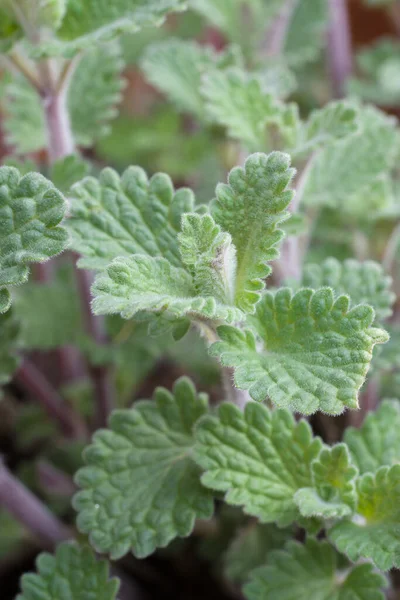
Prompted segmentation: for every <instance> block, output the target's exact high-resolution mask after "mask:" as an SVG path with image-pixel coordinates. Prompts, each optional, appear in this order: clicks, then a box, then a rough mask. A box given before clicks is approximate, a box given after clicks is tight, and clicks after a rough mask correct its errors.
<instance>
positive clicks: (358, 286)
mask: <svg viewBox="0 0 400 600" xmlns="http://www.w3.org/2000/svg"><path fill="white" fill-rule="evenodd" d="M301 284H302V286H304V287H310V288H313V289H317V288H319V287H323V286H329V287H332V288H333V289H334V291H335V293H336V294H337V295H340V294H348V295H349V296H350V298H351V302H352V305H353V306H355V305H357V304H370V305H371V306H372V307H373V308H374V310H375V316H376V319H377V320H378V321H382V320H384V319H386V318H388V317H390V315H391V314H392V304H393V302H394V301H395V299H396V295H395V294H394V292H392V291H391V286H392V278H391V277H390V276H389V275H386V274H385V272H384V270H383V269H382V267H381V265H380V264H379V263H376V262H373V261H370V260H367V261H365V262H362V263H361V262H358V261H356V260H353V259H348V260H345V261H344V262H342V263H341V262H339V261H338V260H336V258H327V259H326V260H325V261H324V262H323V263H321V264H319V265H316V264H313V265H306V266H305V267H304V270H303V278H302V282H301Z"/></svg>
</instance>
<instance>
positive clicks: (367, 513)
mask: <svg viewBox="0 0 400 600" xmlns="http://www.w3.org/2000/svg"><path fill="white" fill-rule="evenodd" d="M357 492H358V506H357V514H356V515H355V517H354V518H353V519H352V520H343V521H340V522H339V523H337V524H336V525H334V527H333V528H332V529H331V530H330V531H329V538H330V539H331V540H332V541H333V542H334V544H335V545H336V546H337V548H338V549H339V550H340V552H344V553H345V554H347V556H348V557H349V558H350V559H351V560H353V561H354V560H357V559H358V558H359V557H362V558H369V559H371V560H372V561H373V562H374V563H375V565H376V566H377V567H378V568H379V569H382V570H383V571H387V570H388V569H391V568H392V567H397V568H398V567H400V530H399V519H400V465H393V466H392V467H381V468H380V469H378V471H376V473H365V474H364V475H362V476H361V477H360V478H359V480H358V481H357Z"/></svg>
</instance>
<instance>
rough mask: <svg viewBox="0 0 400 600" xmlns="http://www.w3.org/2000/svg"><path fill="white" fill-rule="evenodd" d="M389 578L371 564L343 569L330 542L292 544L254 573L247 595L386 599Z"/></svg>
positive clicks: (259, 599) (277, 599) (284, 599)
mask: <svg viewBox="0 0 400 600" xmlns="http://www.w3.org/2000/svg"><path fill="white" fill-rule="evenodd" d="M386 585H387V581H386V578H385V577H384V576H383V575H382V574H381V573H377V572H376V571H374V569H373V566H372V565H371V564H368V563H366V564H362V565H357V566H353V567H350V568H349V569H341V568H340V562H339V557H338V555H337V553H336V552H335V550H334V549H333V548H332V546H331V545H330V544H329V543H328V542H326V541H317V540H314V539H312V538H308V539H307V541H306V543H305V544H304V545H303V544H299V543H298V542H294V541H291V542H288V544H287V545H286V548H285V549H284V550H277V551H275V552H271V554H270V555H269V556H268V560H267V564H266V566H265V567H260V568H259V569H256V570H255V571H253V573H252V575H251V577H250V582H249V583H248V584H247V585H246V586H245V588H244V593H245V596H246V598H247V599H248V600H309V598H312V600H348V599H350V598H351V599H354V600H384V598H385V595H384V593H383V589H382V588H384V587H386Z"/></svg>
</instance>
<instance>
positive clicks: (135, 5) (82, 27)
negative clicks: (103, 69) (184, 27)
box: [35, 0, 184, 56]
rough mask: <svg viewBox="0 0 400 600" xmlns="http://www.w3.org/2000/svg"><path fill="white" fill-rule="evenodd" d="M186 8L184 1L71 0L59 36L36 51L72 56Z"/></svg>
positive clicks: (155, 22) (50, 54) (156, 23)
mask: <svg viewBox="0 0 400 600" xmlns="http://www.w3.org/2000/svg"><path fill="white" fill-rule="evenodd" d="M183 8H184V2H183V1H182V0H114V1H113V2H112V3H110V2H107V1H106V0H74V1H72V2H71V1H70V2H68V4H67V10H66V14H65V16H64V19H63V22H62V24H61V27H59V29H58V31H57V38H55V39H52V40H50V41H48V42H45V43H43V44H41V46H40V47H39V49H38V50H36V52H35V54H37V55H40V56H52V55H59V54H62V55H64V56H72V55H74V54H75V53H76V52H78V51H80V50H83V49H87V48H90V47H91V46H93V45H96V44H98V43H99V42H103V41H109V40H111V39H113V38H115V37H117V36H119V35H121V34H122V33H124V32H134V31H138V30H139V29H141V28H142V27H145V26H148V25H159V24H161V23H162V22H163V20H164V18H165V17H166V15H167V14H168V13H169V12H171V11H179V10H182V9H183Z"/></svg>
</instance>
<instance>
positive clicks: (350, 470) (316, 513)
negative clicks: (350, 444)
mask: <svg viewBox="0 0 400 600" xmlns="http://www.w3.org/2000/svg"><path fill="white" fill-rule="evenodd" d="M311 471H312V479H313V487H309V488H303V489H301V490H299V491H298V492H296V495H295V501H296V503H297V505H298V507H299V510H300V512H301V514H302V515H303V516H304V517H322V518H324V519H332V518H342V517H345V516H348V515H350V514H351V513H352V512H354V509H355V507H356V503H357V492H356V488H355V480H356V476H357V474H358V470H357V468H356V467H355V466H354V465H353V464H352V463H351V459H350V455H349V451H348V449H347V446H346V445H345V444H337V445H336V446H333V447H332V448H323V449H322V450H321V452H320V454H319V456H318V457H317V458H316V459H315V461H314V462H313V463H312V465H311Z"/></svg>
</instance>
